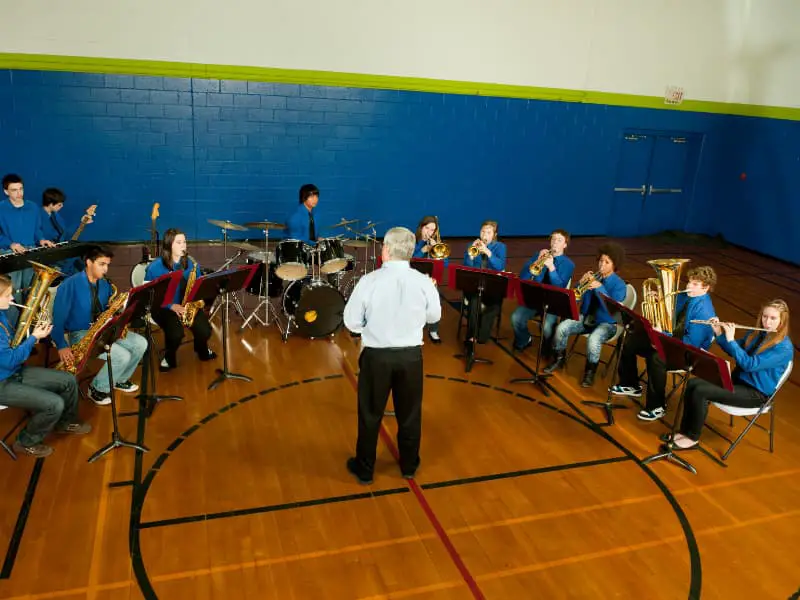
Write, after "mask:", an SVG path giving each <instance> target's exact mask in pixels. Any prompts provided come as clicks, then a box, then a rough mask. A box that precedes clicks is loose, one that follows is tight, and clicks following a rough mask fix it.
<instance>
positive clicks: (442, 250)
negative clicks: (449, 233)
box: [430, 217, 450, 259]
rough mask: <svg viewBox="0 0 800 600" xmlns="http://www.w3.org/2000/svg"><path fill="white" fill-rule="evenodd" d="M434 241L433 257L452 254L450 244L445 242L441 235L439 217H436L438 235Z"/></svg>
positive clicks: (444, 256)
mask: <svg viewBox="0 0 800 600" xmlns="http://www.w3.org/2000/svg"><path fill="white" fill-rule="evenodd" d="M434 241H435V243H434V244H433V246H432V247H431V250H430V255H431V258H437V259H441V258H447V257H448V256H450V246H448V245H447V244H443V243H442V238H441V236H440V235H439V217H436V235H435V240H434Z"/></svg>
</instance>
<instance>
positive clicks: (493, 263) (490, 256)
mask: <svg viewBox="0 0 800 600" xmlns="http://www.w3.org/2000/svg"><path fill="white" fill-rule="evenodd" d="M464 266H465V267H473V268H479V269H488V270H490V271H502V270H504V269H505V268H506V245H505V244H504V243H503V242H500V241H498V240H497V221H484V222H483V224H482V225H481V232H480V236H479V237H478V239H477V240H475V241H474V242H472V244H471V245H470V246H469V247H468V248H467V249H466V250H465V251H464ZM464 300H465V301H466V302H467V304H468V306H469V310H470V314H472V313H471V311H473V310H478V311H481V307H478V306H476V304H477V303H476V302H473V296H472V295H471V294H468V295H467V296H466V297H465V299H464ZM502 304H503V299H502V298H490V297H488V296H484V297H483V307H482V308H483V310H482V312H479V318H478V319H477V322H478V331H477V332H475V331H468V332H467V341H468V342H474V341H475V339H476V337H477V340H478V343H479V344H485V343H486V342H488V341H489V335H490V333H491V331H492V323H493V322H494V320H495V319H496V318H497V315H499V314H500V308H501V306H502ZM467 322H468V323H472V322H473V321H472V319H469V318H468V319H467Z"/></svg>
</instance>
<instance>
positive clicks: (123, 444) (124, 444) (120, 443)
mask: <svg viewBox="0 0 800 600" xmlns="http://www.w3.org/2000/svg"><path fill="white" fill-rule="evenodd" d="M115 448H132V449H133V450H138V451H139V452H150V449H149V448H147V447H146V446H140V445H139V444H134V443H133V442H128V441H126V440H123V439H122V438H121V437H120V436H118V435H116V434H114V435H112V436H111V442H110V443H108V444H106V445H105V446H103V447H102V448H100V449H99V450H98V451H97V452H95V453H94V454H92V455H91V456H90V457H89V459H88V461H87V462H90V463H93V462H94V461H96V460H97V459H98V458H100V457H101V456H105V455H106V454H107V453H109V452H111V451H112V450H113V449H115Z"/></svg>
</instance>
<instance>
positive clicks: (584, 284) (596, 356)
mask: <svg viewBox="0 0 800 600" xmlns="http://www.w3.org/2000/svg"><path fill="white" fill-rule="evenodd" d="M624 260H625V251H624V250H623V249H622V246H620V245H619V244H616V243H614V242H609V243H608V244H603V245H602V246H600V248H598V250H597V272H596V273H593V272H591V271H589V272H587V273H585V274H584V275H583V277H582V278H581V281H580V284H579V287H580V288H581V289H582V290H583V293H582V295H581V306H580V313H581V317H580V320H578V321H574V320H572V319H566V320H564V321H561V323H559V324H558V327H557V328H556V333H555V336H554V340H553V351H554V353H555V360H554V361H553V362H552V363H551V364H550V365H549V366H548V367H546V368H545V369H544V372H545V373H552V372H553V371H555V370H556V369H559V368H561V367H563V366H564V364H565V362H566V352H567V341H568V339H569V336H571V335H580V334H583V333H588V334H589V337H588V338H587V340H586V367H585V368H584V371H583V380H582V381H581V386H582V387H591V386H592V384H593V383H594V376H595V373H596V372H597V365H598V363H599V362H600V351H601V350H602V348H603V344H605V343H606V342H607V341H608V340H610V339H611V338H612V337H613V336H614V333H616V330H617V323H616V321H615V320H614V317H612V316H611V314H610V313H609V312H608V309H607V308H606V306H605V304H604V303H603V302H602V301H601V299H600V297H599V294H605V295H606V296H608V297H609V298H612V299H614V300H616V301H617V302H622V301H623V300H625V295H626V292H627V290H626V288H625V282H624V281H623V280H622V278H621V277H620V276H619V275H617V270H618V269H619V268H620V267H621V266H622V262H623V261H624Z"/></svg>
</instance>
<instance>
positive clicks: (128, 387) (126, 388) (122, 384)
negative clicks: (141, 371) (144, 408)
mask: <svg viewBox="0 0 800 600" xmlns="http://www.w3.org/2000/svg"><path fill="white" fill-rule="evenodd" d="M114 389H115V390H119V391H120V392H125V393H126V394H132V393H133V392H136V391H138V390H139V386H138V385H136V384H135V383H133V382H132V381H118V382H117V383H115V384H114Z"/></svg>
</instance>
